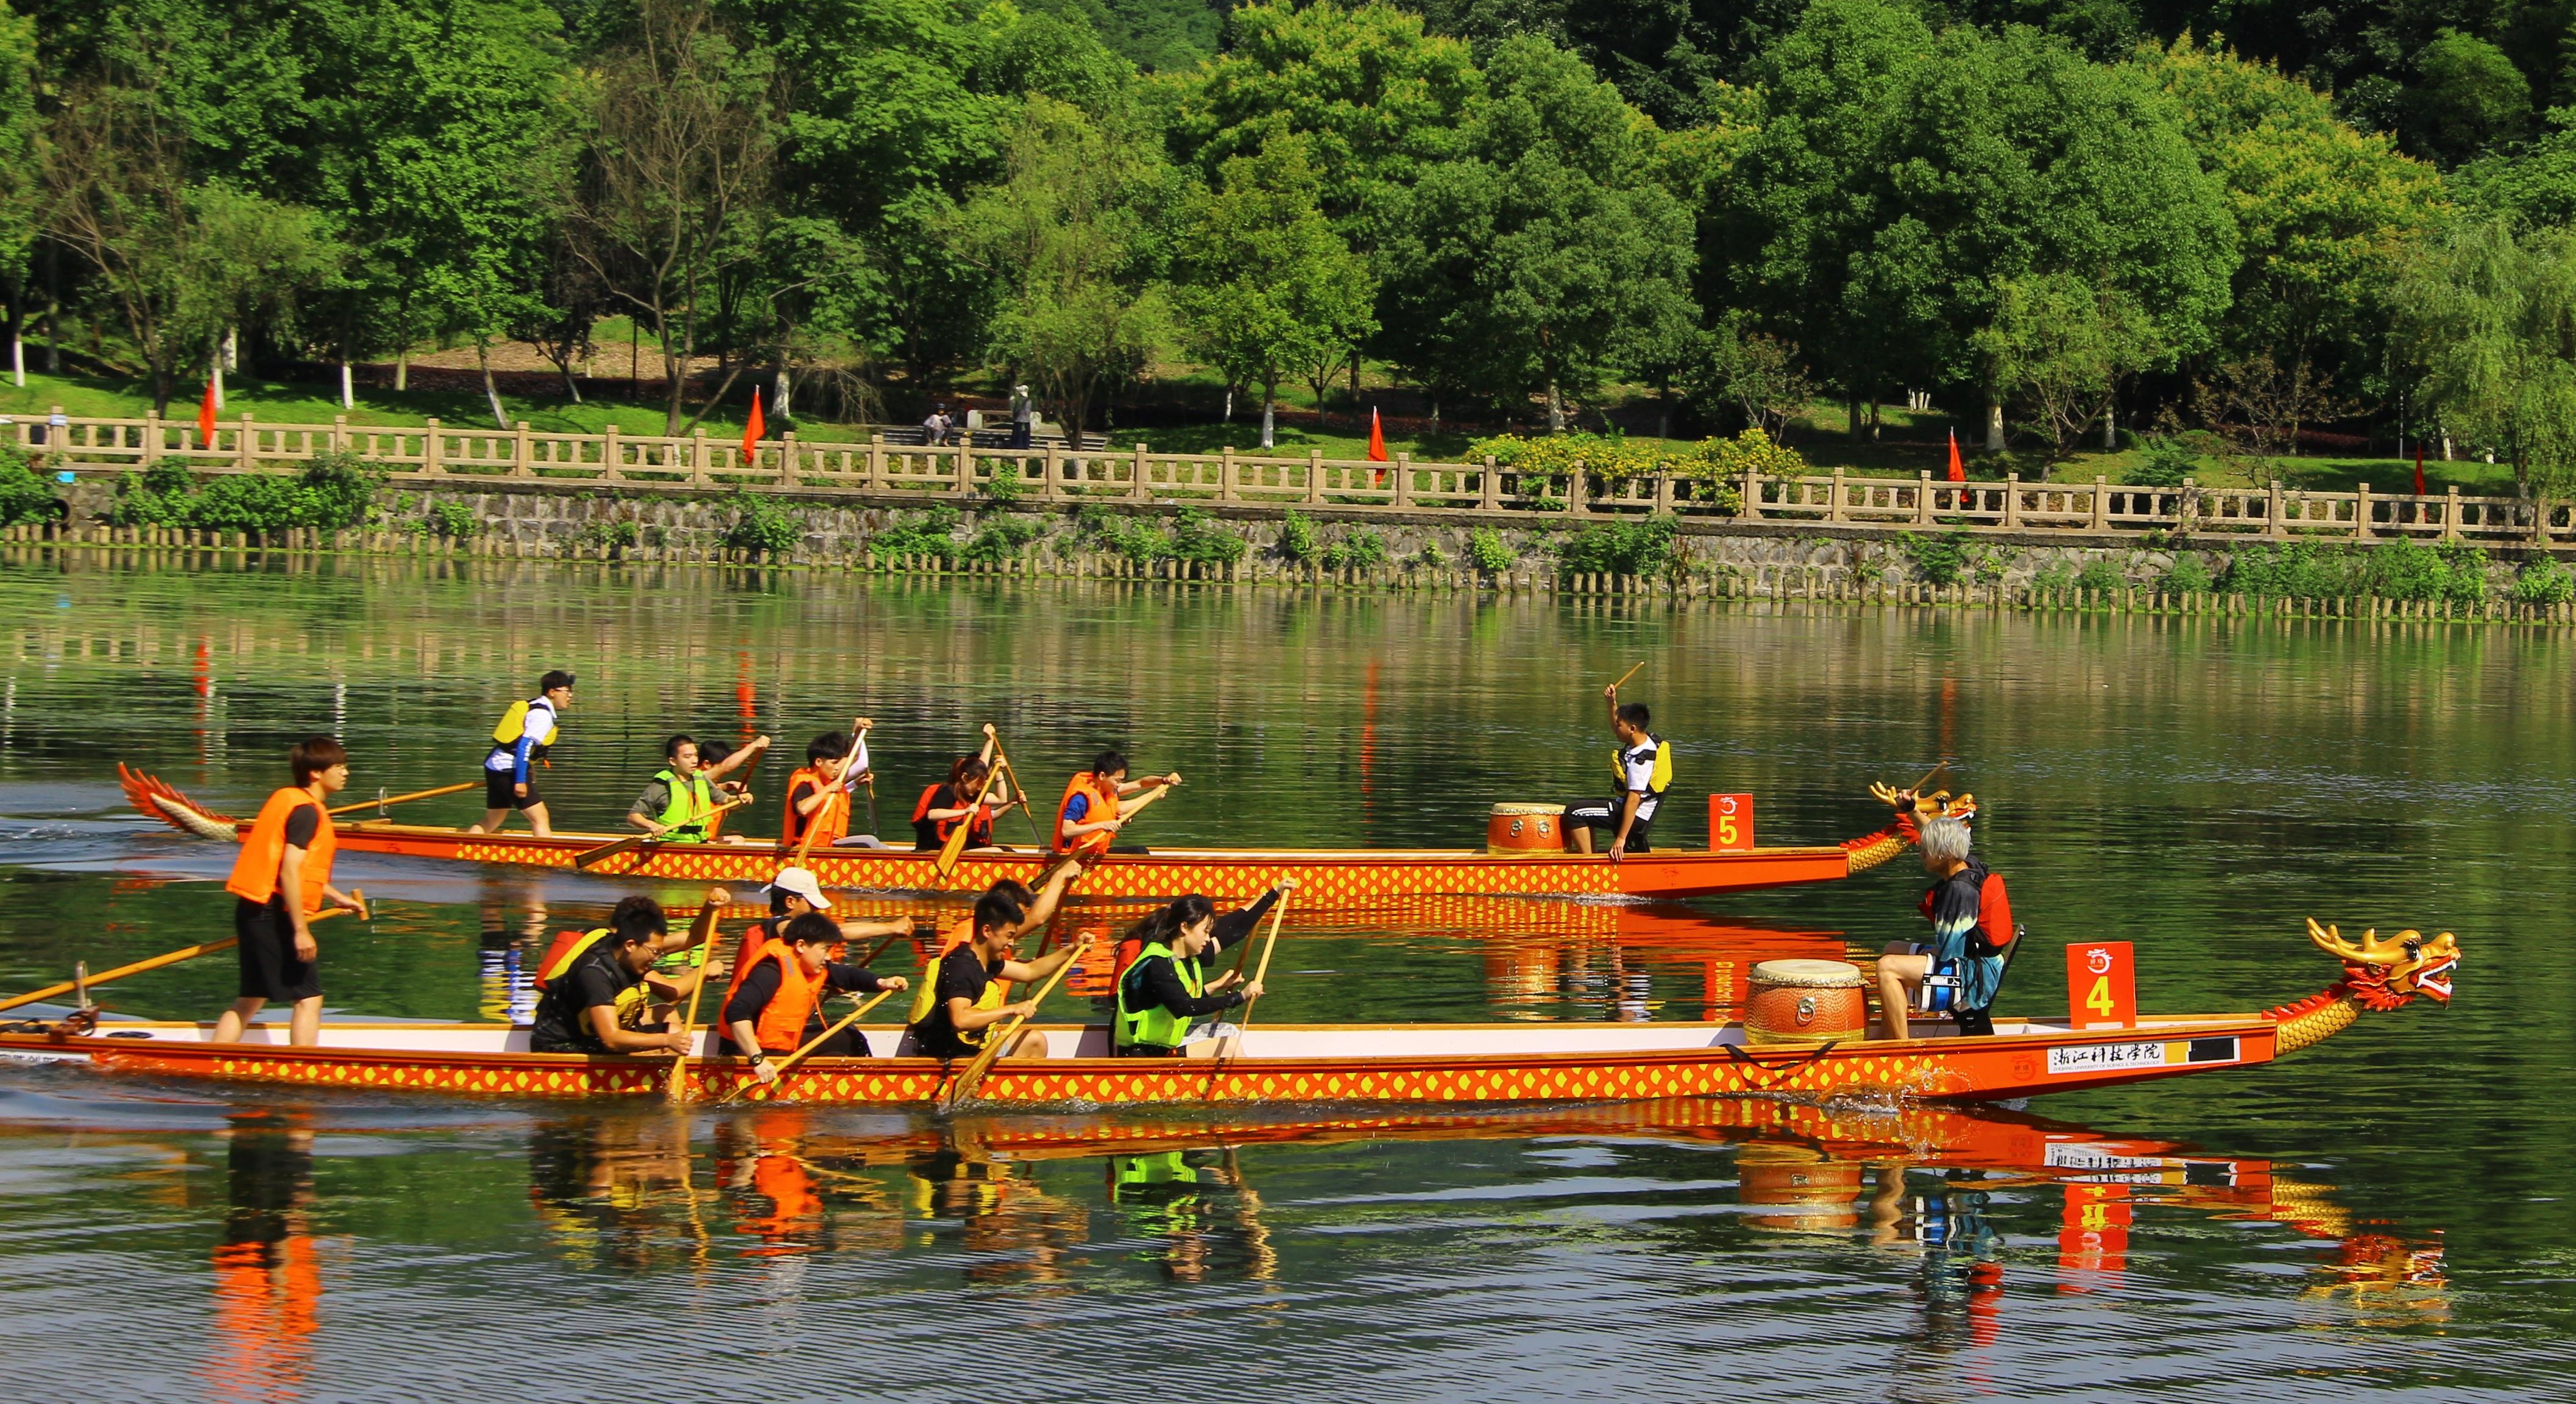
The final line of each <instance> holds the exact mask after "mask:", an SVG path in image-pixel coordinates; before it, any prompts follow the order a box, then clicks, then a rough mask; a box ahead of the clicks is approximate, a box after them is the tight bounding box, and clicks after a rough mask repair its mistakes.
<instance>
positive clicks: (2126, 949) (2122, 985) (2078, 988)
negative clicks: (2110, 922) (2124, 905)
mask: <svg viewBox="0 0 2576 1404" xmlns="http://www.w3.org/2000/svg"><path fill="white" fill-rule="evenodd" d="M2066 1004H2067V1007H2068V1008H2069V1009H2071V1010H2072V1011H2073V1014H2072V1016H2071V1018H2072V1020H2073V1022H2074V1026H2075V1027H2076V1028H2079V1029H2134V1028H2136V1027H2137V1026H2138V967H2137V963H2136V961H2135V960H2134V959H2133V958H2132V956H2131V954H2130V946H2129V943H2128V942H2126V941H2097V942H2095V943H2093V944H2092V945H2089V946H2069V947H2067V948H2066Z"/></svg>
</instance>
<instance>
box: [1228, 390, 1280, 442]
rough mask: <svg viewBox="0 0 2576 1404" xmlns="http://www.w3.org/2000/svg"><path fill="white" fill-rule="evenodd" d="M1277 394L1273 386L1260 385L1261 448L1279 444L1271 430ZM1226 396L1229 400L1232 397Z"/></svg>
mask: <svg viewBox="0 0 2576 1404" xmlns="http://www.w3.org/2000/svg"><path fill="white" fill-rule="evenodd" d="M1278 394H1279V392H1278V390H1276V389H1275V388H1272V387H1269V386H1264V387H1262V391H1261V446H1262V447H1263V448H1277V447H1278V446H1279V441H1278V439H1277V438H1275V437H1274V436H1273V434H1272V430H1273V429H1274V428H1276V420H1275V411H1276V409H1277V404H1276V397H1277V395H1278ZM1227 398H1228V400H1229V401H1230V400H1231V399H1232V398H1233V397H1232V396H1231V395H1228V396H1227ZM1228 417H1229V418H1231V417H1232V416H1231V415H1229V416H1228Z"/></svg>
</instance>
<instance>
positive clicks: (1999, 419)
mask: <svg viewBox="0 0 2576 1404" xmlns="http://www.w3.org/2000/svg"><path fill="white" fill-rule="evenodd" d="M2003 451H2004V406H2003V402H2002V401H2001V400H1988V401H1986V452H1988V453H2001V452H2003Z"/></svg>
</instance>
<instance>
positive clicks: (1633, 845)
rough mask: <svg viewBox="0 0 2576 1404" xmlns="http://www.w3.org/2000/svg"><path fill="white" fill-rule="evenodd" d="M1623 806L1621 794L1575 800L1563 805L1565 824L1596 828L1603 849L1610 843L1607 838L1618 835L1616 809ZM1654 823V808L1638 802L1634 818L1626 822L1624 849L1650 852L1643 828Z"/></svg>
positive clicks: (1617, 810) (1617, 813) (1651, 826)
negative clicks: (1649, 808) (1631, 822)
mask: <svg viewBox="0 0 2576 1404" xmlns="http://www.w3.org/2000/svg"><path fill="white" fill-rule="evenodd" d="M1627 807H1628V797H1627V796H1625V795H1621V796H1620V797H1618V798H1617V799H1606V800H1604V799H1591V800H1576V801H1575V802H1574V803H1572V804H1569V805H1567V806H1566V807H1565V826H1566V827H1567V828H1569V829H1571V828H1574V827H1576V826H1578V825H1580V826H1581V827H1583V828H1587V829H1592V830H1596V831H1598V832H1599V833H1600V835H1601V843H1600V847H1601V848H1604V849H1606V848H1608V847H1609V846H1610V840H1612V839H1614V838H1617V837H1618V836H1619V811H1621V810H1623V809H1625V808H1627ZM1654 827H1655V819H1654V812H1653V811H1651V810H1648V809H1646V808H1645V807H1644V806H1643V805H1640V806H1638V813H1637V821H1636V822H1635V823H1633V824H1630V825H1629V826H1628V847H1627V848H1626V849H1625V850H1624V851H1625V852H1629V853H1651V852H1653V851H1654V850H1653V848H1652V847H1651V846H1650V845H1649V844H1648V843H1647V842H1646V838H1647V831H1648V830H1651V829H1652V828H1654Z"/></svg>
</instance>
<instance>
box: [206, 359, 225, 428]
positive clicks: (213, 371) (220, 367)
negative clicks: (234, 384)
mask: <svg viewBox="0 0 2576 1404" xmlns="http://www.w3.org/2000/svg"><path fill="white" fill-rule="evenodd" d="M206 378H207V379H209V380H212V381H213V382H215V412H216V413H217V414H221V413H223V409H224V358H223V357H222V355H220V354H218V355H217V356H216V357H215V361H214V364H213V365H210V366H208V367H206Z"/></svg>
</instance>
